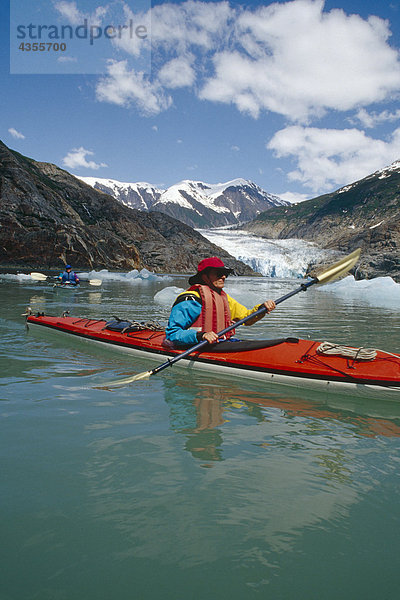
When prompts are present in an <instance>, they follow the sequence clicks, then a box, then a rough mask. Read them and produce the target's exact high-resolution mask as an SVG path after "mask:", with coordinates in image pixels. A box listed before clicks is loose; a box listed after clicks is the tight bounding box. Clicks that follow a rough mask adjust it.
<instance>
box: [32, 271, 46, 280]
mask: <svg viewBox="0 0 400 600" xmlns="http://www.w3.org/2000/svg"><path fill="white" fill-rule="evenodd" d="M30 276H31V277H32V279H34V280H35V281H46V279H47V275H44V274H43V273H35V272H33V273H30Z"/></svg>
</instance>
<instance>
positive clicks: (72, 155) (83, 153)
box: [63, 146, 107, 170]
mask: <svg viewBox="0 0 400 600" xmlns="http://www.w3.org/2000/svg"><path fill="white" fill-rule="evenodd" d="M93 155H94V152H91V151H90V150H86V149H85V148H83V147H82V146H81V147H80V148H73V149H72V150H70V151H69V152H68V154H67V155H66V156H65V157H64V158H63V164H64V166H66V167H68V168H69V169H79V168H82V167H83V168H85V169H95V170H97V169H100V168H101V167H106V166H107V165H106V164H105V163H96V162H94V161H93V160H87V159H86V157H87V156H93Z"/></svg>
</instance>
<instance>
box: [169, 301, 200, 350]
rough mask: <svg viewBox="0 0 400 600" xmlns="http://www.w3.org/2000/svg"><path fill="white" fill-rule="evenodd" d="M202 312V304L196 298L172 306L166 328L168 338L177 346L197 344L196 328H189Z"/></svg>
mask: <svg viewBox="0 0 400 600" xmlns="http://www.w3.org/2000/svg"><path fill="white" fill-rule="evenodd" d="M200 313H201V304H200V303H199V302H197V301H196V300H183V301H182V302H179V304H176V305H175V306H173V307H172V310H171V314H170V317H169V321H168V326H167V328H166V330H165V335H166V338H167V340H169V341H170V342H173V343H174V344H176V345H177V346H194V344H197V342H198V340H197V335H196V333H197V332H196V330H195V329H188V328H189V327H190V326H191V325H192V323H194V322H195V320H196V319H197V317H198V316H199V315H200Z"/></svg>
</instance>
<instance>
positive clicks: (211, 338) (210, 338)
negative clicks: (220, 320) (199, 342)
mask: <svg viewBox="0 0 400 600" xmlns="http://www.w3.org/2000/svg"><path fill="white" fill-rule="evenodd" d="M202 339H203V340H206V341H207V342H208V343H209V344H215V343H216V342H218V335H217V334H216V333H215V332H214V331H206V332H205V333H203V335H202Z"/></svg>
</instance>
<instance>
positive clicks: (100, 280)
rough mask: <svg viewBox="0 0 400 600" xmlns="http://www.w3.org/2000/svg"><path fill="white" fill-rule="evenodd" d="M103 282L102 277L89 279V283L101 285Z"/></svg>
mask: <svg viewBox="0 0 400 600" xmlns="http://www.w3.org/2000/svg"><path fill="white" fill-rule="evenodd" d="M102 283H103V280H102V279H89V284H90V285H101V284H102Z"/></svg>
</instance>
